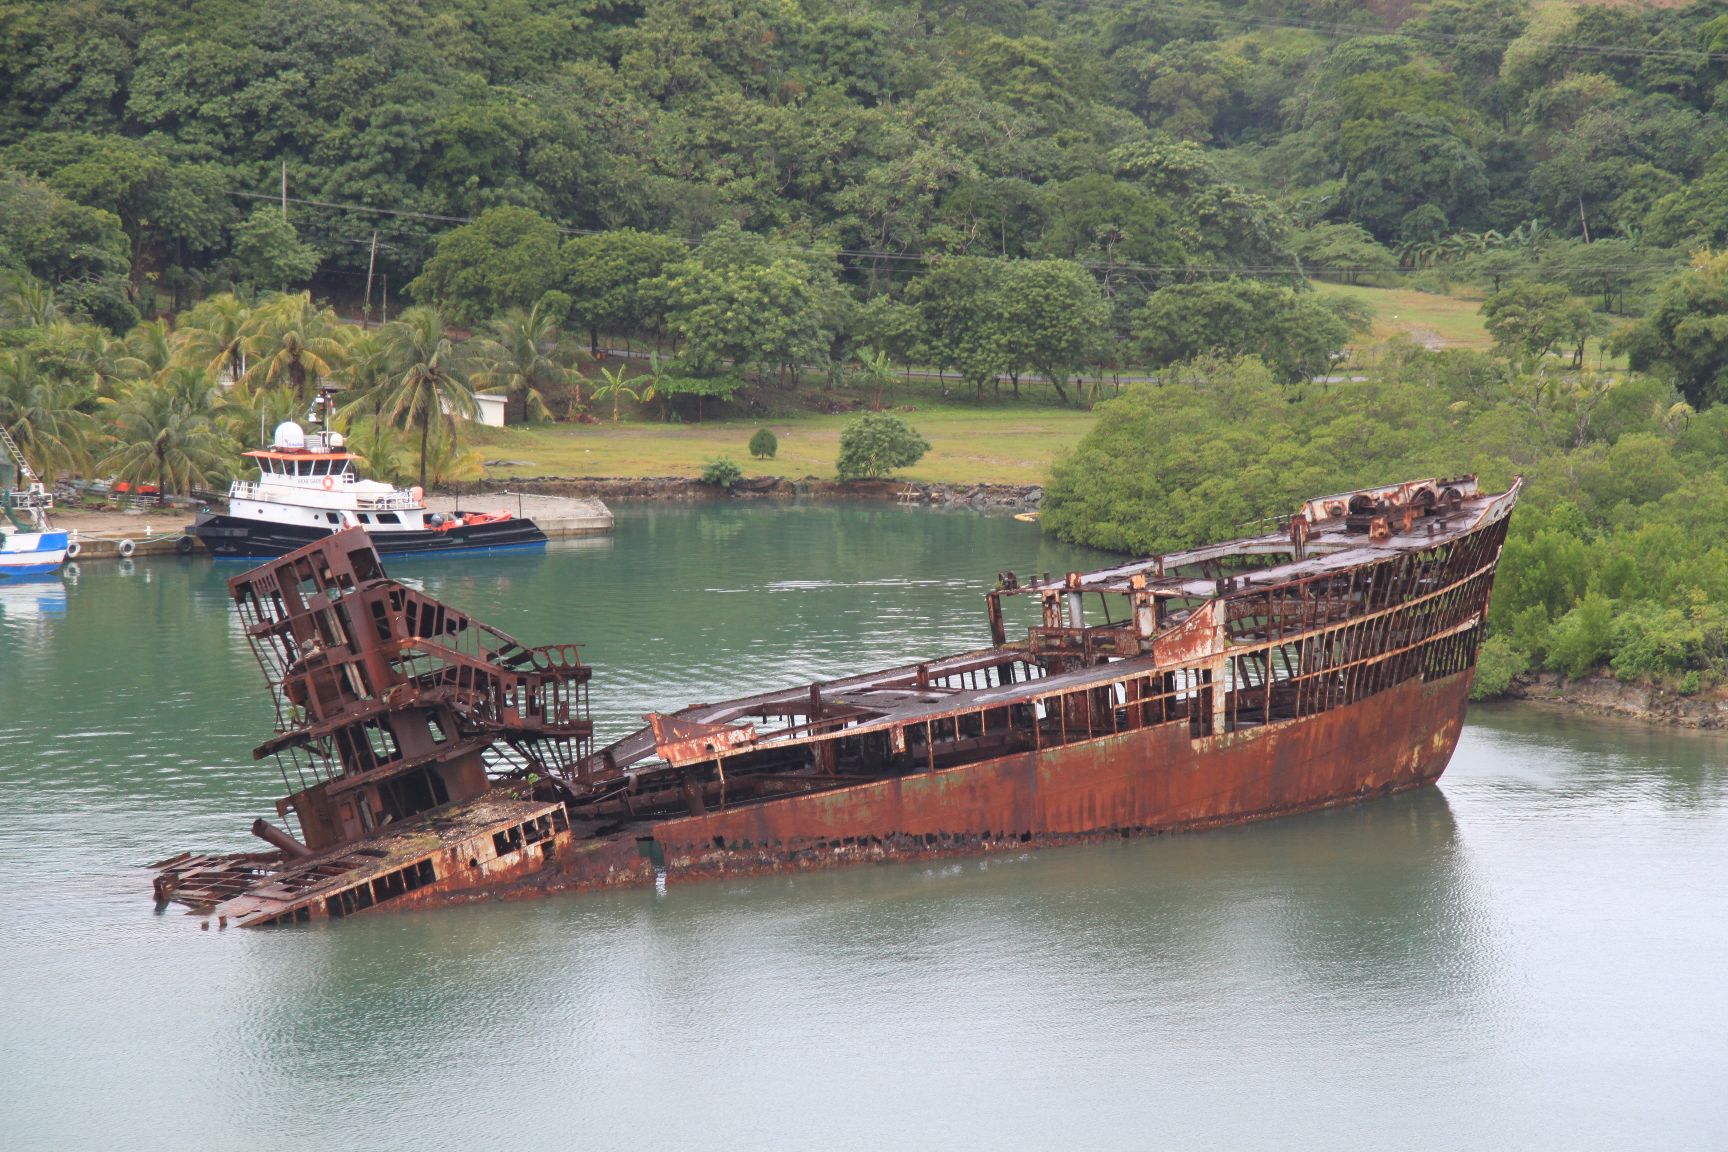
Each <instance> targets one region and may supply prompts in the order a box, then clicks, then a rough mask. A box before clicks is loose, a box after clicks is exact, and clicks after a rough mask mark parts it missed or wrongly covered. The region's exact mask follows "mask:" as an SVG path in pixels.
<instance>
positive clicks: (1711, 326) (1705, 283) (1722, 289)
mask: <svg viewBox="0 0 1728 1152" xmlns="http://www.w3.org/2000/svg"><path fill="white" fill-rule="evenodd" d="M1617 343H1618V344H1619V346H1620V347H1621V348H1622V349H1623V350H1624V351H1625V352H1626V353H1627V355H1628V356H1629V357H1630V359H1631V362H1632V366H1633V367H1634V368H1658V369H1661V370H1664V371H1666V372H1669V373H1672V374H1673V376H1674V379H1675V381H1676V383H1677V384H1678V385H1679V387H1680V392H1681V394H1682V395H1684V396H1685V397H1686V400H1687V401H1688V402H1689V403H1690V404H1691V405H1692V406H1693V407H1695V408H1702V407H1704V406H1705V405H1707V404H1713V403H1716V402H1717V401H1720V400H1722V399H1724V398H1728V253H1723V254H1715V255H1706V256H1703V257H1701V258H1700V259H1699V260H1698V261H1697V262H1696V263H1694V265H1693V266H1692V268H1690V269H1688V270H1687V271H1685V272H1683V273H1681V274H1680V275H1679V276H1676V277H1675V278H1674V279H1673V280H1671V281H1670V282H1669V283H1668V284H1667V285H1666V286H1664V287H1663V289H1662V290H1661V293H1660V295H1659V296H1658V298H1657V301H1656V307H1655V308H1653V309H1652V310H1651V312H1650V314H1649V315H1648V316H1646V317H1644V318H1643V319H1642V320H1640V321H1638V322H1637V323H1635V324H1632V325H1630V326H1629V327H1627V328H1626V329H1625V330H1623V331H1622V332H1621V333H1620V334H1619V336H1618V337H1617Z"/></svg>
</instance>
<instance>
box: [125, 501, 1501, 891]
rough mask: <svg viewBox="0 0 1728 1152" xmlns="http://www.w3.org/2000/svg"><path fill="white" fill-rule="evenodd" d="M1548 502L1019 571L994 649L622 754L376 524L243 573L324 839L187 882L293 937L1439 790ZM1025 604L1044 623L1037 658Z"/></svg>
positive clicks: (525, 657) (806, 689) (1430, 513)
mask: <svg viewBox="0 0 1728 1152" xmlns="http://www.w3.org/2000/svg"><path fill="white" fill-rule="evenodd" d="M1518 492H1519V484H1518V483H1517V482H1514V483H1513V485H1512V486H1511V487H1510V488H1509V489H1508V490H1507V491H1505V492H1503V493H1498V494H1484V493H1482V492H1481V491H1480V490H1479V488H1478V486H1477V483H1476V481H1475V479H1474V478H1473V477H1460V478H1456V479H1435V480H1423V481H1415V482H1411V483H1405V484H1399V485H1395V486H1391V487H1386V488H1377V489H1367V490H1362V491H1357V492H1349V493H1343V494H1340V495H1338V496H1331V497H1322V498H1319V499H1315V500H1310V501H1308V502H1307V503H1305V504H1304V505H1303V506H1302V508H1301V509H1299V510H1298V511H1297V512H1296V513H1295V514H1294V515H1293V516H1291V517H1290V518H1289V519H1288V520H1286V521H1283V522H1281V523H1280V525H1279V527H1278V530H1277V531H1275V532H1271V533H1268V534H1266V535H1263V536H1257V537H1252V538H1249V539H1244V540H1236V541H1232V542H1229V543H1225V544H1219V545H1215V546H1212V547H1207V548H1199V549H1193V550H1190V551H1186V552H1181V553H1174V554H1169V555H1165V556H1157V557H1151V558H1149V559H1144V560H1139V561H1135V562H1132V563H1128V564H1123V565H1120V566H1118V567H1114V568H1108V569H1104V570H1102V571H1098V572H1091V573H1068V574H1066V575H1064V576H1062V577H1059V578H1057V579H1049V578H1048V577H1046V578H1044V579H1038V580H1030V581H1025V582H1021V581H1020V580H1018V579H1017V578H1016V577H1015V576H1014V575H1013V574H1012V573H1003V574H1001V576H1000V578H999V580H998V586H997V587H996V588H995V589H994V590H993V591H991V592H990V593H988V595H987V598H986V606H987V610H988V619H989V625H990V629H991V640H992V643H991V644H990V645H989V646H987V647H983V648H979V649H977V650H974V651H970V652H964V653H959V654H956V655H950V656H945V657H941V658H937V659H931V660H924V661H918V662H915V663H910V664H906V665H903V666H900V667H897V668H890V669H885V670H881V671H877V672H872V673H866V674H862V675H858V676H853V677H847V678H843V679H839V680H832V681H826V682H822V683H817V684H810V685H805V686H801V687H797V688H792V689H788V690H783V691H770V692H765V693H761V694H758V695H754V696H749V697H744V698H741V699H737V700H731V701H726V702H723V703H718V704H702V705H693V706H691V707H689V708H686V709H683V710H682V711H679V712H677V713H673V714H667V715H661V714H654V715H650V716H648V717H647V720H648V723H647V725H646V726H645V727H644V728H642V729H640V730H639V731H637V732H634V733H632V734H630V735H628V736H625V737H624V738H623V739H620V740H618V741H615V742H614V743H612V744H610V745H607V746H605V747H603V748H598V749H596V748H593V747H592V745H591V729H590V727H589V722H588V719H587V710H586V703H587V700H586V695H585V691H586V684H587V681H588V674H589V670H588V669H587V668H586V667H585V666H583V665H582V664H581V663H580V662H579V661H578V660H577V658H576V654H575V651H574V649H571V648H568V647H558V648H551V649H525V648H522V647H521V646H520V645H518V644H517V643H516V642H515V641H514V640H511V639H510V638H509V637H506V636H503V635H502V634H501V633H498V632H496V631H494V630H491V629H488V628H486V627H485V626H483V625H480V624H478V623H477V622H475V621H473V620H471V619H469V618H468V617H467V616H465V615H463V614H462V613H459V612H456V611H454V610H453V609H450V608H447V607H446V606H444V605H442V604H439V603H438V602H437V601H435V600H431V599H429V598H427V597H424V596H422V595H420V594H418V593H415V592H412V591H410V590H408V589H406V588H403V587H402V586H401V585H399V584H396V583H394V582H393V581H390V580H388V579H387V578H386V577H385V576H384V575H383V572H382V570H381V568H380V567H379V565H378V561H377V557H376V555H375V554H373V553H372V552H371V550H370V547H369V545H367V543H366V541H365V540H364V538H363V536H362V534H360V533H354V532H344V533H341V534H339V535H337V536H335V537H332V538H330V540H328V541H325V542H321V543H319V544H317V545H314V546H312V547H309V548H307V549H303V550H302V551H301V552H298V553H295V554H293V555H292V556H289V557H286V558H284V559H283V560H282V561H280V562H278V563H276V564H272V565H267V566H265V567H264V568H261V569H258V570H256V571H255V572H251V573H248V574H247V575H246V576H243V577H241V578H239V579H237V580H235V581H233V582H232V586H233V590H234V595H235V599H236V601H237V603H238V604H239V605H240V609H241V615H242V619H243V620H245V621H246V622H247V627H248V634H249V635H250V636H251V637H252V638H253V642H254V645H255V646H256V647H258V648H259V652H260V659H261V660H262V661H263V663H264V666H265V670H266V674H267V676H268V677H269V678H270V679H271V683H272V684H273V685H274V686H275V687H276V692H277V698H278V702H279V706H280V707H281V708H282V709H283V711H282V713H281V715H280V717H279V720H280V727H281V735H279V736H278V737H277V738H276V739H275V740H273V741H271V742H269V743H267V744H265V745H264V746H263V747H261V748H260V749H259V754H260V755H271V754H274V755H277V756H279V757H280V756H282V755H283V754H285V753H286V754H288V758H287V760H285V761H284V762H285V764H288V765H291V766H292V770H293V771H294V772H295V773H298V774H299V779H301V781H302V784H303V786H302V787H301V788H300V789H299V790H297V791H295V790H293V789H294V783H293V782H294V779H295V777H294V776H289V775H287V772H286V770H285V778H286V779H288V780H289V786H290V789H291V792H292V794H291V795H290V796H288V797H287V798H285V799H284V800H283V801H282V802H281V803H280V804H279V805H278V810H279V812H280V813H281V814H283V815H287V814H288V813H289V812H292V813H294V814H295V816H296V817H297V820H298V823H299V826H300V828H301V829H302V832H303V835H304V843H301V842H300V841H296V840H293V839H292V838H290V837H288V836H287V834H285V833H282V832H280V830H276V829H267V831H268V832H269V834H270V835H271V836H272V837H273V838H274V839H273V842H275V843H277V844H278V847H279V851H278V852H277V853H275V854H253V855H248V856H242V857H236V856H225V857H192V856H187V857H179V858H176V859H174V860H171V861H166V862H164V864H163V865H162V869H163V871H162V873H161V875H160V877H159V879H158V882H157V891H158V896H159V897H160V898H164V899H175V900H180V901H182V902H185V903H188V904H191V905H192V906H193V907H195V908H199V909H201V910H214V911H216V912H217V913H218V914H219V915H223V916H233V917H237V918H238V922H239V923H242V924H256V923H271V922H282V921H285V920H291V919H305V918H309V917H313V916H321V915H345V914H348V913H351V912H353V911H357V910H359V909H360V908H362V907H370V906H373V905H376V904H378V903H383V902H387V901H392V900H394V901H396V902H399V903H400V902H403V901H404V899H406V901H407V902H422V903H423V902H429V901H431V900H434V899H437V898H440V897H460V896H462V895H464V894H473V893H475V892H500V891H508V890H523V891H528V890H536V891H537V890H546V889H552V888H558V887H585V886H595V885H603V884H614V883H628V882H641V881H646V880H650V879H652V878H653V877H654V876H655V875H656V874H659V875H661V876H663V877H664V876H672V877H678V876H689V875H701V874H724V873H728V872H736V871H757V870H771V869H777V868H782V867H788V866H792V867H799V866H811V865H821V864H830V863H835V862H843V861H848V860H855V859H881V858H892V857H896V856H908V855H922V854H930V853H942V852H954V851H976V850H982V849H988V848H990V847H992V846H997V845H1008V844H1013V845H1020V844H1026V843H1054V842H1063V841H1067V840H1073V839H1084V838H1089V837H1097V836H1103V835H1126V834H1129V833H1132V832H1136V831H1145V830H1159V829H1176V828H1195V827H1204V826H1209V825H1216V824H1225V823H1234V822H1239V821H1244V820H1251V819H1258V818H1263V817H1267V816H1272V815H1277V814H1280V813H1286V812H1296V811H1302V810H1306V809H1311V808H1316V807H1321V806H1325V805H1329V804H1337V803H1342V802H1346V801H1349V800H1353V799H1357V798H1361V797H1364V796H1368V795H1377V794H1386V793H1390V792H1395V791H1400V790H1403V789H1407V788H1413V787H1417V786H1420V785H1422V784H1427V783H1431V782H1432V781H1434V780H1435V779H1437V778H1438V777H1439V776H1440V774H1441V772H1442V771H1443V770H1444V769H1445V766H1446V763H1447V761H1448V760H1449V759H1450V756H1451V753H1452V749H1453V747H1454V745H1455V744H1456V742H1457V738H1458V733H1459V730H1460V728H1461V726H1462V723H1463V717H1464V709H1465V703H1466V699H1467V695H1468V688H1469V681H1470V677H1471V673H1472V671H1473V668H1474V664H1475V656H1476V649H1477V644H1478V641H1479V640H1480V637H1481V631H1482V626H1483V622H1484V614H1485V612H1486V609H1487V603H1488V594H1489V591H1490V588H1491V586H1492V583H1493V577H1494V570H1495V565H1496V563H1497V561H1498V558H1499V554H1500V546H1501V543H1502V541H1503V539H1504V537H1505V532H1506V525H1507V521H1508V517H1509V516H1510V514H1511V511H1512V508H1513V506H1514V504H1515V503H1516V501H1517V497H1518ZM1020 596H1028V597H1036V598H1037V600H1038V603H1039V606H1040V612H1039V622H1038V623H1037V624H1036V625H1034V626H1032V627H1031V628H1029V629H1028V631H1027V633H1026V635H1025V636H1024V637H1023V638H1021V637H1016V638H1014V639H1012V640H1010V638H1009V637H1008V634H1007V626H1006V623H1005V612H1004V606H1005V604H1006V602H1007V601H1008V600H1009V598H1012V597H1020ZM1093 606H1095V607H1093ZM261 831H266V830H261ZM388 877H400V879H399V880H389V882H388V883H385V884H384V886H383V887H382V888H380V887H379V885H380V883H382V882H383V881H384V880H385V879H387V878H388Z"/></svg>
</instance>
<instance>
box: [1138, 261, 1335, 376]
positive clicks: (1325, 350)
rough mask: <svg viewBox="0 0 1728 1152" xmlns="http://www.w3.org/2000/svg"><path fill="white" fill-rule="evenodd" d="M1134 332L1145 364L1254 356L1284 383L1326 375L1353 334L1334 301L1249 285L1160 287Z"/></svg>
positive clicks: (1247, 282) (1239, 282)
mask: <svg viewBox="0 0 1728 1152" xmlns="http://www.w3.org/2000/svg"><path fill="white" fill-rule="evenodd" d="M1137 327H1138V329H1139V331H1140V332H1141V333H1142V335H1141V347H1142V348H1143V350H1144V352H1145V356H1146V359H1147V361H1148V362H1149V363H1151V364H1154V365H1163V364H1173V363H1177V362H1179V361H1183V360H1189V359H1192V358H1194V357H1196V356H1202V355H1206V354H1209V353H1218V354H1222V355H1225V356H1245V355H1254V356H1258V357H1260V359H1261V360H1262V361H1263V362H1264V363H1265V364H1266V365H1267V366H1268V367H1270V368H1271V369H1272V370H1273V373H1274V375H1276V376H1277V377H1278V379H1279V380H1281V381H1283V382H1284V383H1287V384H1294V383H1297V382H1299V381H1302V380H1306V379H1308V378H1309V377H1311V376H1319V375H1323V374H1325V373H1326V372H1327V371H1328V370H1329V369H1330V368H1331V367H1332V359H1333V357H1334V356H1336V355H1338V354H1339V353H1341V352H1342V351H1343V348H1344V345H1345V343H1346V342H1347V341H1348V340H1349V339H1350V334H1351V324H1350V322H1349V319H1347V317H1346V316H1344V315H1341V314H1340V312H1339V310H1338V307H1337V306H1336V304H1335V303H1334V301H1333V300H1331V299H1329V298H1322V297H1320V296H1317V295H1315V294H1313V293H1308V292H1297V291H1293V290H1291V289H1289V288H1282V287H1279V286H1277V285H1275V284H1266V283H1261V282H1258V281H1252V280H1218V281H1207V282H1201V283H1196V284H1172V285H1171V286H1170V287H1168V288H1161V289H1159V290H1158V291H1157V292H1154V293H1153V294H1152V297H1151V299H1150V300H1148V301H1147V303H1146V307H1145V308H1144V309H1143V310H1142V311H1141V313H1140V315H1139V316H1138V317H1137Z"/></svg>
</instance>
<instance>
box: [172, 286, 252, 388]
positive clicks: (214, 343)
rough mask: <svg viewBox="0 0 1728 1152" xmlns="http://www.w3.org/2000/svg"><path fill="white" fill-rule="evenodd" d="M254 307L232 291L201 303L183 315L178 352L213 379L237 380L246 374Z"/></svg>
mask: <svg viewBox="0 0 1728 1152" xmlns="http://www.w3.org/2000/svg"><path fill="white" fill-rule="evenodd" d="M250 317H251V309H249V308H248V307H247V306H246V304H245V303H244V302H243V301H241V299H240V298H239V297H238V296H235V295H234V294H233V293H232V292H223V293H221V294H220V295H217V296H211V297H209V298H208V299H205V300H201V301H199V302H198V305H197V307H195V308H193V309H192V310H191V311H190V312H188V313H186V314H185V315H184V316H182V317H181V318H180V326H179V328H177V329H176V330H175V337H176V345H177V347H176V349H175V351H176V353H177V354H178V355H179V356H180V357H181V358H182V359H184V360H187V361H188V362H190V363H194V364H197V365H198V366H199V367H201V368H203V369H204V371H205V372H206V373H207V374H208V375H209V377H210V379H212V380H214V381H218V382H222V381H224V380H225V381H226V382H228V383H233V382H235V381H237V380H239V379H241V378H242V377H244V376H245V375H246V347H245V342H246V335H247V332H246V322H247V320H248V319H249V318H250Z"/></svg>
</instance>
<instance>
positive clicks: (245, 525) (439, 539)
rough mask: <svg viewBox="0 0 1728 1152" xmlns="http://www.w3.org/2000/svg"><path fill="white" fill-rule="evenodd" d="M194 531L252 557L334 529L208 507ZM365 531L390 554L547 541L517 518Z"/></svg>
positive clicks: (219, 549) (219, 551)
mask: <svg viewBox="0 0 1728 1152" xmlns="http://www.w3.org/2000/svg"><path fill="white" fill-rule="evenodd" d="M191 534H192V535H194V536H196V537H198V539H199V540H200V541H202V542H203V544H204V547H206V548H208V549H209V550H210V552H211V553H212V554H213V555H215V556H218V557H220V558H222V559H231V560H249V559H257V558H259V557H267V556H282V555H285V554H287V553H289V552H292V551H294V550H295V549H297V548H304V547H305V546H306V545H308V544H310V543H312V542H313V541H315V540H322V539H323V538H324V537H326V536H329V535H331V534H332V532H331V531H325V530H321V529H319V528H317V527H314V526H311V525H307V526H305V527H301V526H299V525H295V524H273V523H269V522H266V521H261V520H244V519H241V518H240V517H238V516H229V515H227V514H226V513H221V512H205V513H203V514H202V515H200V516H199V517H198V519H197V521H196V522H194V523H193V525H192V532H191ZM367 536H368V538H369V539H370V540H371V541H372V546H373V547H374V548H376V549H377V550H378V551H379V552H380V553H382V554H383V555H386V556H445V555H449V554H451V553H456V552H494V551H499V550H502V549H507V548H534V547H539V546H541V545H543V544H545V543H546V533H544V532H542V531H541V530H540V526H539V525H537V524H535V523H534V521H532V520H527V519H521V518H516V517H513V518H511V519H509V520H494V521H491V522H489V523H485V524H462V525H458V526H456V527H454V528H448V529H445V530H444V531H432V530H429V529H428V530H416V531H406V532H368V533H367Z"/></svg>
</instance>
